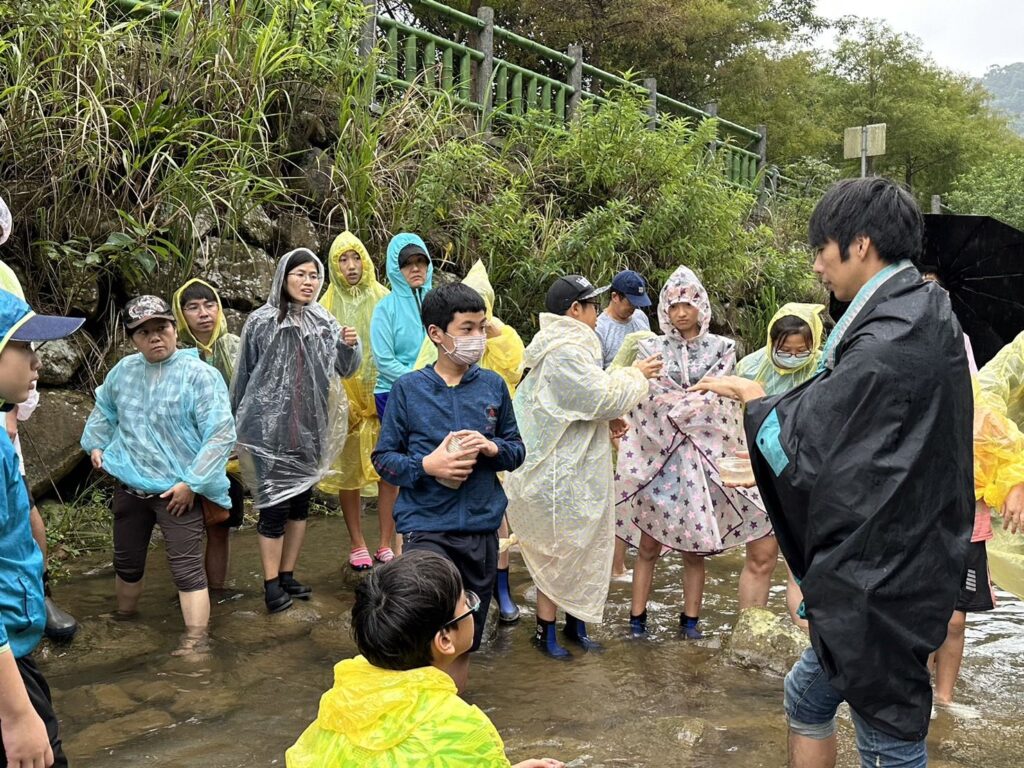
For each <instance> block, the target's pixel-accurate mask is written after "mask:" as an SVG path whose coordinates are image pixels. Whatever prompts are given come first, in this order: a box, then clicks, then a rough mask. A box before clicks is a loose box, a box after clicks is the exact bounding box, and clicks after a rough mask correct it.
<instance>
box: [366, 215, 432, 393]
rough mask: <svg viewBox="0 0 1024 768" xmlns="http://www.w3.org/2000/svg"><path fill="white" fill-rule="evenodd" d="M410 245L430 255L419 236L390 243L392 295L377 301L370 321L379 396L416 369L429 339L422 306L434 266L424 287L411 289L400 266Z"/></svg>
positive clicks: (429, 267)
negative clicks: (423, 347)
mask: <svg viewBox="0 0 1024 768" xmlns="http://www.w3.org/2000/svg"><path fill="white" fill-rule="evenodd" d="M407 245H418V246H419V247H420V248H422V249H423V251H424V253H428V251H427V245H426V243H424V242H423V240H422V239H421V238H420V237H419V235H413V234H409V233H408V232H403V233H401V234H398V235H395V236H394V237H393V238H391V242H390V243H388V258H387V271H388V281H389V282H390V283H391V293H390V294H389V295H387V296H385V297H384V298H383V299H381V300H380V301H379V302H377V306H376V307H374V308H373V317H372V319H371V320H370V349H371V351H372V352H373V359H374V362H375V363H376V364H377V385H376V387H375V388H374V390H373V391H374V393H375V394H383V393H387V392H390V391H391V387H392V386H393V385H394V383H395V382H396V381H398V377H399V376H402V375H404V374H406V373H408V372H409V371H411V370H412V367H413V366H414V365H415V364H416V358H417V357H419V355H420V347H422V346H423V339H425V338H426V336H427V332H426V330H425V329H424V328H423V321H422V320H421V319H420V306H421V305H422V304H423V297H424V296H426V295H427V293H429V292H430V288H431V286H432V285H433V279H434V265H433V263H429V264H428V265H427V281H426V282H425V283H424V284H423V287H422V288H413V287H412V286H410V285H409V283H408V282H407V281H406V279H405V275H403V274H402V270H401V268H400V267H399V266H398V255H399V254H400V253H401V252H402V249H403V248H405V246H407ZM427 258H428V259H429V258H430V257H429V256H428V257H427Z"/></svg>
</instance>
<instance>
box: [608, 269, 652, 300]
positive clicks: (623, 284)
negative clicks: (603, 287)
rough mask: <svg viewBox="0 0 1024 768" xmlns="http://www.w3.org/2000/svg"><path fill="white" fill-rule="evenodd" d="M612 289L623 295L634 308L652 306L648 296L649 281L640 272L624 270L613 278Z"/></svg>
mask: <svg viewBox="0 0 1024 768" xmlns="http://www.w3.org/2000/svg"><path fill="white" fill-rule="evenodd" d="M611 289H612V290H613V291H615V292H616V293H621V294H622V295H623V296H625V297H626V298H627V299H629V303H630V304H632V305H633V306H634V307H649V306H651V297H650V296H648V295H647V281H646V280H644V279H643V277H641V275H640V273H639V272H634V271H633V270H631V269H624V270H622V271H621V272H619V274H617V275H616V276H615V277H614V278H612V285H611Z"/></svg>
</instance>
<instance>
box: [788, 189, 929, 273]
mask: <svg viewBox="0 0 1024 768" xmlns="http://www.w3.org/2000/svg"><path fill="white" fill-rule="evenodd" d="M807 229H808V239H809V241H810V245H811V248H813V249H814V250H816V251H817V250H819V249H821V248H823V247H825V244H826V243H827V242H828V241H829V240H833V241H835V242H836V243H838V245H839V257H840V258H841V259H842V260H843V261H846V260H847V259H848V258H849V254H848V253H847V249H848V248H849V247H850V245H851V244H852V243H853V241H854V240H856V239H857V238H858V237H861V236H866V237H869V238H871V242H872V243H873V244H874V246H875V248H876V249H877V250H878V255H879V257H880V258H881V259H882V261H884V262H886V263H888V264H893V263H895V262H897V261H900V260H901V259H911V260H916V259H918V258H919V257H920V255H921V251H922V248H923V236H924V217H923V216H922V215H921V209H920V208H918V206H917V202H916V201H915V200H914V198H913V196H911V194H910V193H909V192H907V190H905V189H904V188H903V187H901V186H900V185H899V184H897V183H896V182H894V181H892V180H890V179H883V178H881V177H877V176H875V177H871V178H866V179H843V180H842V181H837V182H836V183H835V184H833V185H832V186H831V187H830V188H829V189H828V191H827V192H826V193H825V195H824V197H822V198H821V200H820V201H819V202H818V204H817V206H815V208H814V213H812V214H811V221H810V224H809V225H808V227H807Z"/></svg>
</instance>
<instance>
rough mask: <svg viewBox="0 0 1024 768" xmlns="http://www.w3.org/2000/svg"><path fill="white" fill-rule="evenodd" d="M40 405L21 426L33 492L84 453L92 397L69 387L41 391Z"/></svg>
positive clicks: (55, 478) (44, 487)
mask: <svg viewBox="0 0 1024 768" xmlns="http://www.w3.org/2000/svg"><path fill="white" fill-rule="evenodd" d="M39 394H40V397H39V407H38V408H36V412H35V413H34V414H32V418H31V419H29V420H28V421H26V422H24V423H23V424H22V425H21V427H20V428H19V431H20V434H21V449H22V452H23V453H24V455H25V469H26V470H27V472H28V483H29V487H31V488H32V493H33V494H35V495H37V496H40V495H43V494H45V493H47V492H48V491H49V490H50V488H51V487H52V486H54V485H56V484H57V483H59V482H60V481H61V480H63V479H64V478H65V477H67V475H68V473H69V472H71V470H73V469H74V468H75V467H76V466H77V465H78V463H79V462H80V461H82V460H83V458H84V457H85V454H83V453H82V449H81V448H80V447H79V445H78V441H79V440H80V439H81V437H82V430H83V429H84V428H85V421H86V419H88V418H89V414H90V413H91V412H92V408H93V405H94V403H93V399H92V398H91V397H89V396H88V395H86V394H83V393H81V392H73V391H71V390H66V389H44V390H42V391H40V393H39Z"/></svg>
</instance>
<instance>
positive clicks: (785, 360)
mask: <svg viewBox="0 0 1024 768" xmlns="http://www.w3.org/2000/svg"><path fill="white" fill-rule="evenodd" d="M810 359H811V353H810V352H804V353H803V354H800V355H790V354H787V353H785V352H772V362H774V363H775V364H776V365H777V366H779V368H785V369H786V370H787V371H793V370H796V369H797V368H800V367H801V366H804V365H807V361H808V360H810Z"/></svg>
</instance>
